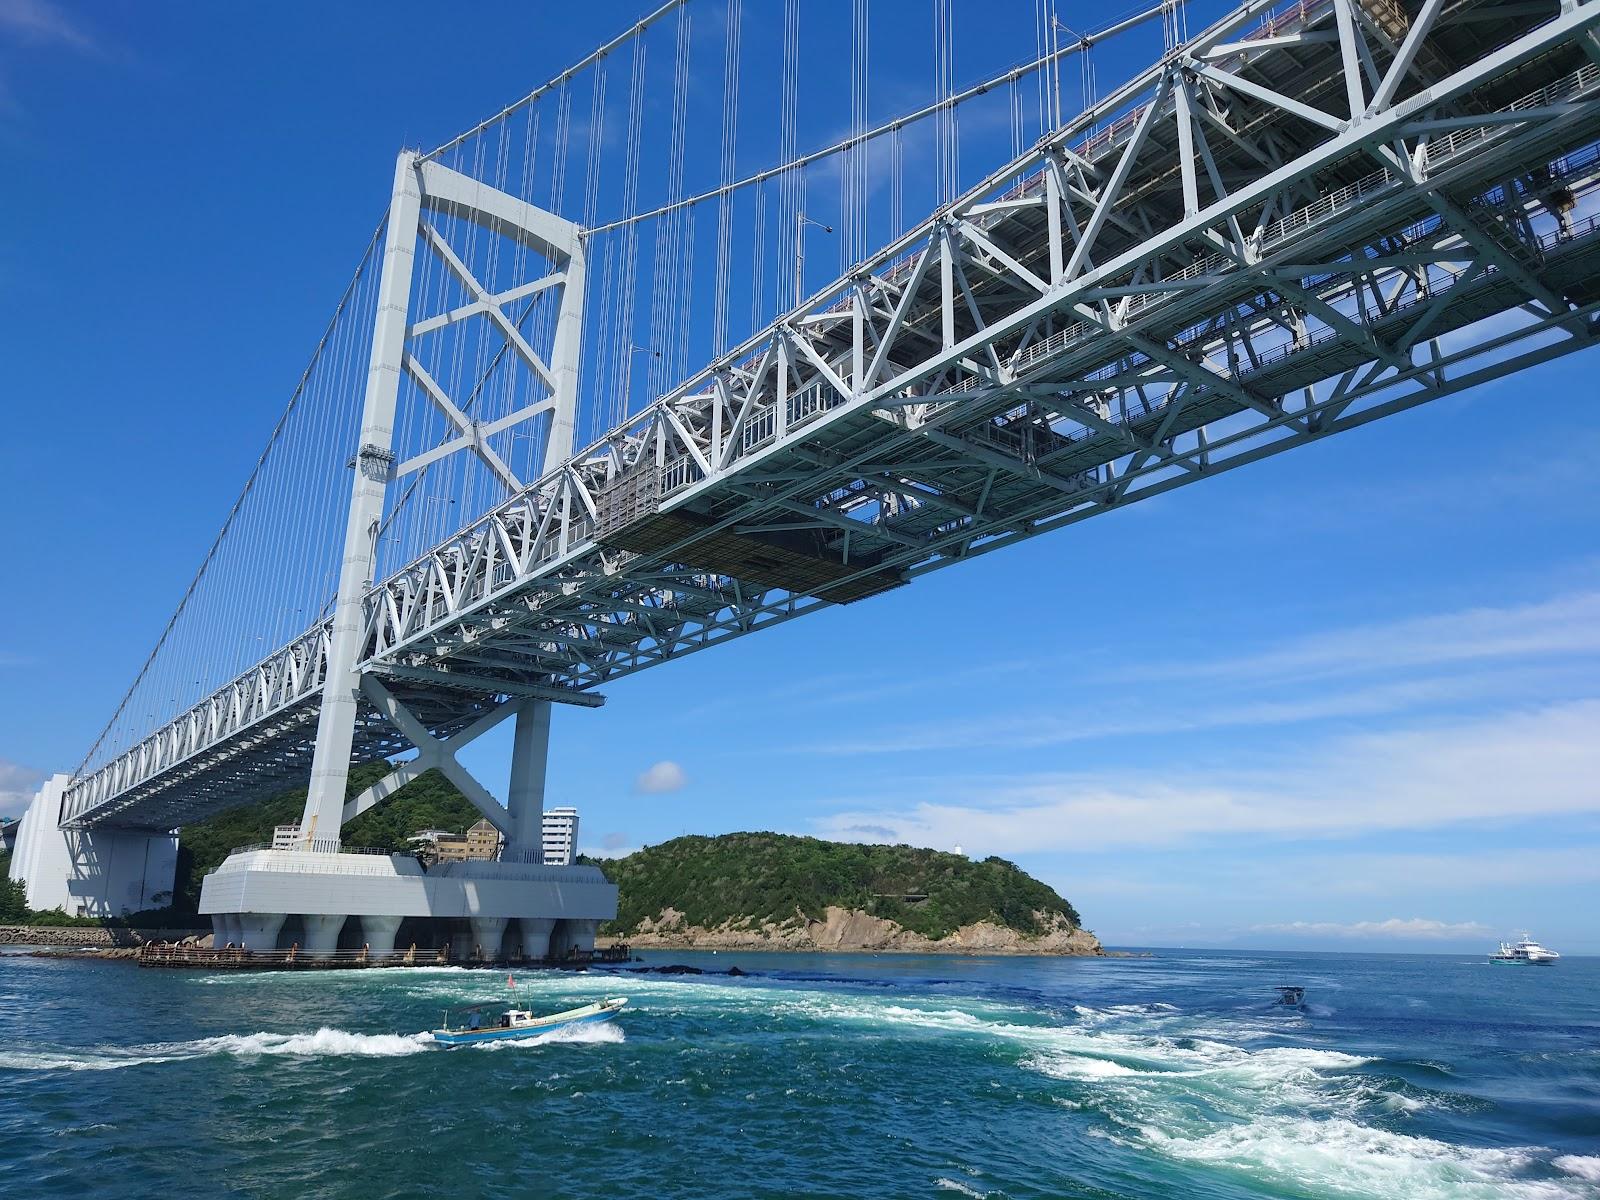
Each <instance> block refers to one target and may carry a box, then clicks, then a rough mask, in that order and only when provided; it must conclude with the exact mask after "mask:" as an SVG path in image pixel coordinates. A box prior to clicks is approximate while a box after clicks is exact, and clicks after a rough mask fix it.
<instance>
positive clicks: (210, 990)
mask: <svg viewBox="0 0 1600 1200" xmlns="http://www.w3.org/2000/svg"><path fill="white" fill-rule="evenodd" d="M650 961H651V962H653V963H664V962H672V961H679V962H690V963H695V964H698V965H702V966H707V967H711V966H716V967H726V966H728V965H730V964H733V963H737V964H738V965H740V966H741V967H743V968H744V969H746V970H749V971H752V972H754V974H752V975H751V976H750V977H748V978H743V979H728V978H719V977H712V976H701V977H664V976H656V975H620V976H608V975H606V974H602V973H599V972H596V973H591V974H589V975H570V974H564V973H542V974H541V973H527V974H519V975H518V976H517V982H518V986H519V989H520V992H521V996H522V998H523V999H524V1000H525V1001H527V1002H529V1003H530V1005H531V1006H532V1007H534V1008H535V1009H556V1008H562V1007H568V1006H570V1005H573V1004H576V1003H580V1002H584V1001H587V1000H590V999H593V998H595V997H597V996H600V995H602V994H624V995H627V996H629V997H630V998H631V1000H632V1003H631V1005H630V1007H629V1009H628V1011H627V1012H626V1013H625V1014H624V1016H623V1017H622V1018H621V1019H620V1020H619V1021H618V1022H616V1023H615V1024H612V1025H604V1026H593V1027H586V1028H580V1029H577V1030H574V1031H571V1032H569V1033H565V1034H555V1035H547V1036H546V1037H544V1038H538V1039H533V1040H531V1041H527V1042H502V1043H497V1044H494V1045H492V1046H488V1047H462V1048H453V1049H445V1048H442V1047H439V1046H436V1045H432V1044H430V1042H429V1039H428V1038H427V1037H426V1035H419V1034H418V1033H417V1031H418V1030H422V1029H426V1028H428V1027H429V1026H430V1025H432V1024H434V1023H436V1020H437V1018H438V1015H439V1012H440V1009H441V1008H442V1007H444V1006H445V1005H447V1004H460V1003H471V1002H477V1001H491V1002H500V1001H503V1000H505V999H506V998H507V988H506V979H505V975H504V973H503V972H489V971H464V970H456V969H426V970H414V971H390V972H376V971H374V972H328V973H315V974H313V973H305V974H292V975H253V976H252V975H210V976H208V975H201V974H192V973H188V972H181V971H148V970H145V971H142V970H138V969H136V968H134V967H132V966H131V965H128V964H124V963H113V962H107V963H98V962H77V961H47V960H39V959H30V958H23V957H16V956H6V957H0V1030H3V1033H4V1041H3V1043H0V1195H4V1196H6V1197H33V1196H78V1197H82V1196H93V1197H96V1198H100V1197H107V1198H111V1200H120V1198H123V1197H145V1196H167V1195H178V1196H190V1195H219V1196H224V1195H225V1196H270V1197H276V1196H282V1197H291V1196H292V1197H380V1196H381V1197H389V1196H419V1197H420V1196H433V1195H447V1196H452V1197H478V1196H484V1197H502V1196H504V1197H510V1196H573V1197H580V1196H604V1197H655V1196H694V1197H713V1198H716V1197H751V1196H838V1197H861V1196H886V1197H887V1196H895V1197H898V1196H950V1195H966V1196H992V1197H1097V1198H1109V1197H1163V1198H1166V1197H1184V1198H1189V1197H1198V1198H1206V1200H1235V1198H1243V1197H1324V1196H1326V1197H1380V1198H1384V1200H1390V1198H1392V1200H1430V1198H1433V1197H1464V1198H1473V1200H1476V1198H1483V1200H1490V1198H1494V1200H1499V1198H1501V1197H1510V1198H1519V1200H1566V1198H1580V1197H1591V1198H1595V1197H1600V986H1597V985H1600V960H1595V959H1588V960H1584V959H1571V958H1569V959H1567V960H1564V961H1563V962H1562V963H1561V964H1560V965H1559V966H1556V967H1553V968H1550V969H1541V968H1504V967H1490V966H1488V965H1486V963H1485V962H1484V960H1482V959H1480V958H1469V957H1448V956H1416V957H1401V956H1376V955H1373V956H1363V955H1287V954H1272V955H1269V954H1240V953H1211V952H1185V951H1156V952H1155V956H1154V957H1151V958H1130V959H1111V960H1099V961H1096V960H1083V959H966V958H924V957H904V956H887V955H886V956H882V957H874V956H860V955H852V956H820V955H757V954H746V955H739V954H723V955H717V956H712V955H691V954H682V953H679V954H656V955H652V956H650ZM1279 983H1300V984H1304V985H1305V986H1306V987H1307V989H1308V993H1307V1002H1308V1009H1307V1011H1305V1012H1294V1011H1290V1010H1283V1009H1277V1008H1274V1007H1273V1005H1272V1004H1271V999H1272V991H1271V989H1272V987H1273V985H1275V984H1279Z"/></svg>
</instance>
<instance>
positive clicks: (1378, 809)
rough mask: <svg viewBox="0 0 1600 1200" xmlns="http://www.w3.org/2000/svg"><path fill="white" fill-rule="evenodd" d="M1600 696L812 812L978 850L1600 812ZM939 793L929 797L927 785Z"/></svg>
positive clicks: (909, 838)
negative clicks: (1234, 753)
mask: <svg viewBox="0 0 1600 1200" xmlns="http://www.w3.org/2000/svg"><path fill="white" fill-rule="evenodd" d="M1596 729H1600V700H1582V701H1574V702H1571V703H1565V704H1556V705H1549V706H1546V707H1543V708H1539V709H1532V710H1526V711H1518V712H1511V713H1505V714H1499V715H1494V716H1491V717H1480V718H1476V719H1473V720H1469V721H1459V722H1457V723H1455V724H1451V725H1442V724H1441V725H1432V726H1423V727H1419V728H1413V729H1408V730H1401V731H1396V732H1388V733H1380V734H1364V735H1360V736H1350V737H1343V738H1334V739H1328V740H1326V741H1324V742H1322V743H1320V744H1318V743H1315V742H1310V741H1303V742H1301V743H1299V744H1298V748H1297V753H1296V756H1295V757H1294V758H1292V759H1286V760H1282V761H1279V762H1278V763H1276V764H1274V765H1271V766H1268V767H1265V768H1262V769H1259V770H1256V771H1253V772H1239V773H1233V774H1229V773H1223V772H1215V771H1213V772H1210V773H1206V772H1203V771H1201V770H1200V769H1198V768H1195V767H1193V766H1191V765H1190V764H1187V763H1180V764H1178V765H1177V766H1175V767H1173V768H1170V769H1169V771H1168V772H1167V773H1165V774H1163V773H1160V772H1154V771H1147V772H1144V773H1142V774H1133V773H1119V774H1117V775H1116V776H1113V777H1100V776H1094V775H1059V774H1058V775H1033V776H1012V777H1010V778H1006V777H998V778H997V777H993V776H985V777H981V778H945V779H932V780H928V781H926V782H925V783H923V784H922V785H921V787H922V789H923V795H921V796H918V797H915V798H910V799H907V800H905V801H903V802H901V803H899V804H892V805H889V806H887V807H884V808H877V809H856V810H854V811H845V812H838V813H834V814H831V815H830V816H828V817H825V818H822V819H821V820H819V821H817V822H816V824H817V826H818V832H819V833H821V834H822V835H823V836H830V837H838V838H840V839H842V840H846V841H859V840H861V837H860V835H859V834H857V833H854V832H853V831H852V827H860V826H865V825H871V826H877V827H881V828H886V829H889V830H892V831H893V833H894V839H895V840H897V841H905V842H910V843H912V844H914V845H922V846H949V845H955V844H958V843H959V844H961V845H965V846H969V847H975V848H977V849H978V852H979V853H981V854H1018V853H1028V852H1044V851H1051V850H1058V851H1059V850H1075V851H1079V852H1083V851H1094V850H1104V849H1110V848H1115V847H1121V846H1137V847H1155V846H1163V845H1179V844H1185V843H1192V842H1196V841H1203V840H1207V839H1213V840H1214V839H1228V838H1237V837H1240V836H1246V835H1257V836H1268V837H1289V838H1293V837H1299V838H1304V837H1328V836H1352V835H1356V834H1360V833H1367V832H1374V831H1389V830H1404V829H1411V830H1417V829H1434V828H1440V827H1444V826H1450V825H1464V824H1478V825H1483V824H1504V823H1506V822H1508V821H1511V820H1518V819H1527V818H1533V817H1546V816H1557V815H1573V814H1580V813H1595V812H1600V784H1597V782H1596V781H1597V780H1600V738H1597V737H1596V736H1595V730H1596ZM940 792H942V793H943V795H942V796H938V797H937V798H929V794H930V793H933V794H937V793H940Z"/></svg>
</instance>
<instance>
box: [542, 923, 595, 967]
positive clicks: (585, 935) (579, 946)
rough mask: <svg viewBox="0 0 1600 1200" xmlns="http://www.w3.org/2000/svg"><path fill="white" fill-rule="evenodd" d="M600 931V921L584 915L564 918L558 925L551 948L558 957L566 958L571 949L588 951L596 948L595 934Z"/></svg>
mask: <svg viewBox="0 0 1600 1200" xmlns="http://www.w3.org/2000/svg"><path fill="white" fill-rule="evenodd" d="M599 932H600V922H599V921H596V920H592V919H585V918H582V917H566V918H563V919H562V921H561V923H560V925H559V926H558V927H557V929H556V932H555V937H554V938H553V939H551V940H552V946H551V949H552V951H553V953H554V957H556V958H565V957H566V955H567V952H568V951H569V950H581V951H583V952H585V953H587V952H588V951H590V950H593V949H594V937H595V934H597V933H599Z"/></svg>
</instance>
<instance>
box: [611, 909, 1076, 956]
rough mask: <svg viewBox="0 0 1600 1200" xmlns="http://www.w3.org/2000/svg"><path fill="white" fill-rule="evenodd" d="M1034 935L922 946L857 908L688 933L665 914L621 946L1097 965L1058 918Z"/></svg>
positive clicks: (993, 929) (958, 936) (961, 938)
mask: <svg viewBox="0 0 1600 1200" xmlns="http://www.w3.org/2000/svg"><path fill="white" fill-rule="evenodd" d="M1034 919H1035V920H1036V921H1037V922H1038V923H1039V927H1040V930H1041V932H1040V933H1038V934H1032V935H1030V934H1026V933H1023V932H1021V931H1020V930H1016V929H1012V928H1010V927H1008V926H1005V925H1000V924H996V923H995V922H992V921H977V922H974V923H973V924H971V925H963V926H962V927H961V928H960V929H958V930H956V931H955V932H954V933H952V934H950V935H949V936H948V937H942V938H930V937H927V936H925V935H923V934H920V933H915V932H913V931H912V930H909V929H907V928H905V927H904V926H902V925H900V924H899V923H897V922H895V921H890V920H886V919H885V918H883V917H876V916H873V915H872V914H871V913H869V912H863V911H862V910H861V909H858V908H839V907H837V906H834V905H829V906H828V908H826V909H825V910H824V911H823V916H822V918H821V919H820V920H819V919H815V918H810V917H806V916H803V915H801V914H798V913H797V914H796V915H795V916H794V917H793V918H791V919H790V920H788V921H783V922H775V921H766V922H762V923H760V924H756V923H755V922H753V921H750V920H745V921H742V922H741V921H727V922H724V923H723V924H721V925H719V926H717V927H716V928H713V929H707V928H704V927H703V926H698V925H690V924H688V923H687V922H686V921H685V919H684V914H683V913H681V912H679V911H678V910H677V909H674V908H666V909H663V910H662V911H661V913H660V914H659V915H658V916H657V917H655V918H650V917H646V918H645V919H644V920H643V921H640V922H639V925H638V927H637V928H635V929H633V930H630V931H629V932H628V933H627V934H626V935H624V937H623V939H622V940H624V941H626V942H627V943H628V945H630V946H632V947H633V948H634V949H636V950H644V949H663V950H668V949H670V950H797V951H830V952H835V951H846V952H849V951H878V952H883V951H897V952H900V953H905V954H1066V955H1086V956H1094V957H1099V956H1103V955H1104V954H1105V950H1104V949H1103V948H1102V947H1101V945H1100V940H1099V939H1098V938H1096V937H1095V936H1094V934H1092V933H1090V932H1089V931H1088V930H1087V929H1079V928H1078V927H1077V926H1076V925H1073V924H1072V923H1071V922H1070V921H1068V920H1067V919H1066V918H1065V917H1064V916H1062V915H1061V914H1059V913H1043V912H1040V913H1035V914H1034Z"/></svg>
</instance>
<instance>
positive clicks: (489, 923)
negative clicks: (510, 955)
mask: <svg viewBox="0 0 1600 1200" xmlns="http://www.w3.org/2000/svg"><path fill="white" fill-rule="evenodd" d="M471 921H472V957H473V958H476V959H479V960H481V961H483V962H489V961H491V960H493V959H496V958H499V957H500V943H501V941H503V940H504V938H505V936H506V918H505V917H473V918H471Z"/></svg>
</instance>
